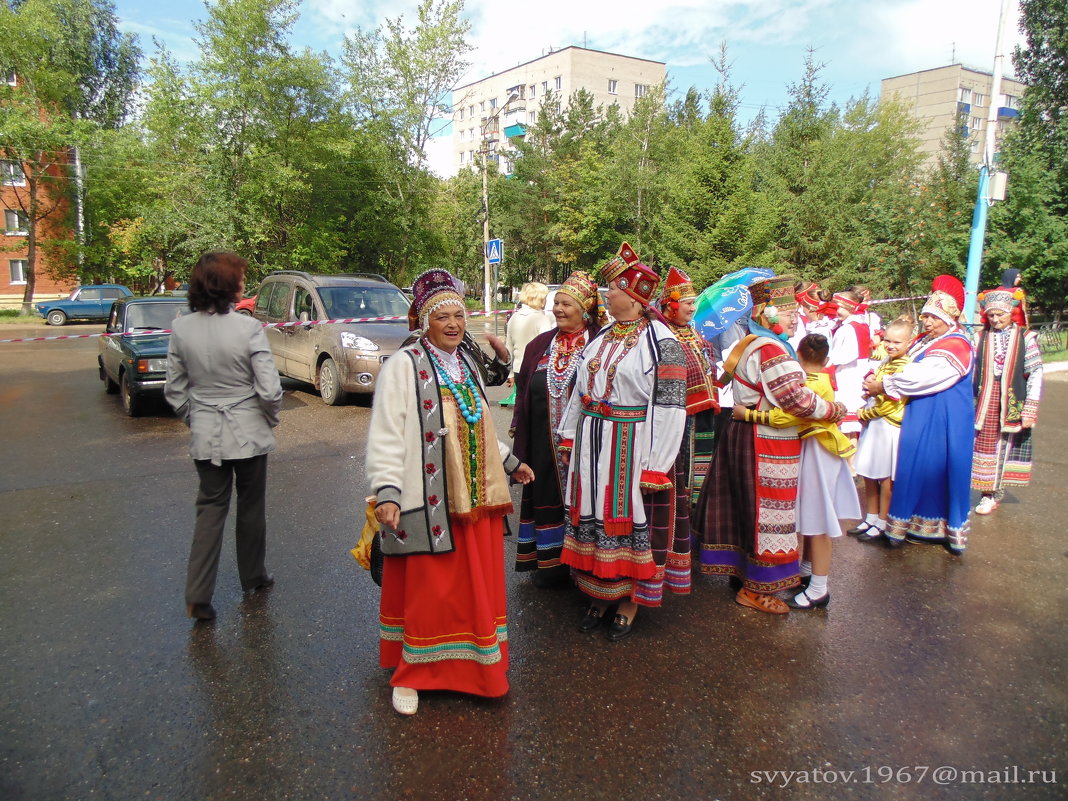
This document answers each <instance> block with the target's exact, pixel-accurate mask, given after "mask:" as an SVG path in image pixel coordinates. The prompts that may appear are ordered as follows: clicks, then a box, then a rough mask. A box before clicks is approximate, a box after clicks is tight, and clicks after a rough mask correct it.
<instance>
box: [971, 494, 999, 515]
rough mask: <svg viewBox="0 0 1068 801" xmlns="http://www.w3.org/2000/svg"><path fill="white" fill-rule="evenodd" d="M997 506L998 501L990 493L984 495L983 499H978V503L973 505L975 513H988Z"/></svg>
mask: <svg viewBox="0 0 1068 801" xmlns="http://www.w3.org/2000/svg"><path fill="white" fill-rule="evenodd" d="M997 508H998V502H997V501H995V500H994V499H993V497H991V496H990V495H984V496H983V499H982V500H981V501H979V505H978V506H976V507H975V513H976V514H977V515H988V514H990V513H991V512H993V511H994V510H995V509H997Z"/></svg>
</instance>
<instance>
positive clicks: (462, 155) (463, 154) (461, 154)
mask: <svg viewBox="0 0 1068 801" xmlns="http://www.w3.org/2000/svg"><path fill="white" fill-rule="evenodd" d="M466 155H467V154H466V153H464V152H463V151H462V150H461V151H460V166H461V167H462V166H464V157H465V156H466Z"/></svg>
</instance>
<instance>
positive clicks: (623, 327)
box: [583, 317, 649, 404]
mask: <svg viewBox="0 0 1068 801" xmlns="http://www.w3.org/2000/svg"><path fill="white" fill-rule="evenodd" d="M648 325H649V321H648V320H647V319H646V318H645V317H639V318H638V319H637V320H627V321H625V322H620V321H618V320H617V321H616V322H615V323H614V324H613V326H612V327H611V328H610V329H609V330H608V332H607V333H606V334H605V335H604V336H603V337H602V338H601V347H599V348H598V349H597V355H596V356H594V357H593V358H592V359H590V362H589V365H588V367H587V369H588V370H589V371H590V381H589V388H590V389H593V378H594V376H595V375H596V374H597V372H598V371H599V370H600V369H601V364H602V362H601V356H602V354H603V353H604V350H605V348H606V347H608V346H609V345H611V347H612V349H611V350H610V351H609V352H608V356H607V357H606V358H607V359H611V362H610V363H609V365H608V368H607V369H606V370H605V375H606V376H607V377H608V378H607V381H606V382H605V385H604V393H603V394H602V396H601V403H603V404H607V402H608V399H609V398H610V397H611V396H612V384H613V383H614V382H615V380H616V367H617V366H618V365H619V363H620V362H621V361H623V359H624V357H625V356H626V355H627V354H628V353H630V349H631V348H633V347H634V346H635V345H637V344H638V339H639V338H640V337H641V334H642V332H643V331H644V330H645V328H646V327H647V326H648ZM619 342H622V343H623V347H622V348H621V349H619V353H618V355H616V346H617V344H618V343H619ZM613 356H614V358H613ZM587 397H590V396H584V397H583V400H584V401H585V400H586V399H587Z"/></svg>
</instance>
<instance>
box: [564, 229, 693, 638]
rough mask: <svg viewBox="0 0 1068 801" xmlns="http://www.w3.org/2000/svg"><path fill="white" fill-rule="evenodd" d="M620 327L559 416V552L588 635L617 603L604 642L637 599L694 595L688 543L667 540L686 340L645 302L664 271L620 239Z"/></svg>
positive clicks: (585, 369) (617, 633) (608, 278)
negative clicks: (563, 476) (564, 463)
mask: <svg viewBox="0 0 1068 801" xmlns="http://www.w3.org/2000/svg"><path fill="white" fill-rule="evenodd" d="M601 272H602V275H603V278H604V280H605V282H606V283H608V286H609V290H608V299H607V302H608V311H609V313H610V314H611V315H612V317H613V318H614V319H615V322H614V323H613V324H612V325H611V326H609V327H608V328H606V329H605V330H604V331H602V332H601V333H600V334H599V335H598V336H597V337H595V338H594V340H593V341H592V342H591V343H590V344H589V345H587V346H586V350H585V352H584V353H583V362H582V364H581V365H580V366H579V368H578V371H577V381H576V385H575V392H574V394H573V395H572V396H571V403H570V404H569V405H568V409H567V412H566V414H565V417H564V422H563V424H562V425H561V426H560V431H559V433H560V437H561V448H562V449H563V450H564V452H565V453H566V452H568V451H570V456H569V457H568V456H564V455H562V458H565V459H569V460H570V469H569V472H568V479H567V486H566V487H565V490H564V493H565V494H564V505H565V507H566V509H567V518H566V520H565V534H564V551H563V554H562V556H561V561H563V563H564V564H566V565H570V566H571V568H572V573H571V575H572V577H573V578H574V580H575V583H576V584H577V585H578V588H579V589H580V590H581V591H582V592H583V593H585V594H586V595H588V596H589V597H590V604H589V607H588V608H587V610H586V612H585V613H584V615H583V617H582V620H581V622H580V625H579V627H580V629H581V630H582V631H593V630H594V629H595V628H597V626H598V625H599V624H600V623H601V621H602V619H604V618H605V613H606V612H607V611H608V609H609V608H610V607H612V606H614V605H616V604H618V609H617V614H616V615H615V616H614V618H613V620H612V624H611V626H610V628H609V630H608V639H609V640H612V641H617V640H621V639H623V638H624V637H626V636H628V635H629V634H630V633H631V631H632V628H631V627H632V625H633V623H634V618H635V615H636V614H637V611H638V606H639V605H641V606H651V607H654V606H659V605H660V604H661V601H662V599H663V594H664V584H665V580H664V579H665V574H666V573H667V572H668V571H670V572H671V574H672V578H671V580H670V581H669V582H668V587H669V589H671V590H673V591H675V592H688V591H689V581H688V578H686V577H684V576H682V574H681V573H682V570H683V569H684V568H685V569H686V570H687V571H688V566H689V559H690V554H689V543H686V544H685V551H684V552H677V551H675V550H674V548H675V547H676V545H677V542H672V540H671V539H670V528H671V521H672V518H673V516H674V508H673V506H672V497H671V489H672V486H673V482H672V477H671V474H672V472H673V471H674V464H675V457H676V456H677V455H678V452H679V445H680V443H681V440H682V434H683V431H684V429H685V428H686V406H685V403H686V365H685V359H684V357H683V355H682V348H680V347H679V341H678V340H677V339H676V338H675V335H674V334H672V333H671V331H670V329H669V328H668V327H667V326H666V325H664V323H662V322H660V321H659V320H657V319H654V317H653V314H654V313H652V312H651V311H650V310H649V308H648V306H649V302H650V300H651V299H652V298H653V296H654V294H655V292H656V288H657V285H658V284H659V283H660V278H659V276H658V275H657V274H656V273H655V272H653V271H652V270H651V269H650V268H649V267H647V266H645V265H644V264H642V263H641V262H639V261H638V257H637V255H636V254H635V253H634V251H633V250H632V249H631V247H630V246H629V245H628V244H626V243H624V244H623V247H621V248H620V250H619V255H618V256H617V257H616V258H614V259H613V260H612V261H610V262H609V263H608V264H607V265H605V266H604V267H603V268H602V271H601Z"/></svg>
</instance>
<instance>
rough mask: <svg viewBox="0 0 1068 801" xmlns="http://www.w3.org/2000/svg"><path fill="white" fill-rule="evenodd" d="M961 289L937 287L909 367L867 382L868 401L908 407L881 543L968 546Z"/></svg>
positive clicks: (967, 410)
mask: <svg viewBox="0 0 1068 801" xmlns="http://www.w3.org/2000/svg"><path fill="white" fill-rule="evenodd" d="M963 303H964V286H963V285H962V284H961V282H960V281H959V280H958V279H956V278H954V277H952V276H949V275H940V276H939V277H938V278H936V279H935V280H934V283H933V285H932V292H931V296H930V297H929V298H928V300H927V302H926V303H925V304H924V306H923V309H922V310H921V312H920V323H921V325H922V326H923V330H924V335H923V336H922V337H919V338H918V339H917V340H916V341H915V342H914V343H913V344H912V346H911V347H910V348H909V351H908V355H909V356H910V357H911V359H912V363H911V364H907V365H905V366H904V367H902V368H901V370H900V371H899V372H896V373H894V374H892V375H884V376H882V377H877V376H875V375H872V376H869V377H868V378H867V379H865V381H864V390H865V392H867V393H868V395H869V396H871V397H876V396H878V395H880V394H883V395H886V396H887V397H888V398H892V399H899V398H905V399H907V400H908V406H907V407H906V409H905V416H904V418H903V420H902V422H901V434H900V438H899V440H898V452H897V471H896V474H895V481H894V491H893V496H892V497H891V499H890V519H889V521H888V525H887V529H886V531H885V532H884V536H883V538H882V539H883V542H884V543H885V544H886V545H887V546H888V547H899V546H901V545H904V544H905V539H906V538H908V539H910V540H914V541H917V542H930V543H940V544H942V545H943V546H944V547H945V548H946V549H947V550H948V551H949V552H950V553H953V554H961V553H963V552H964V549H965V547H966V545H967V542H968V512H969V511H970V508H971V498H970V489H969V486H968V478H969V475H970V473H971V461H972V447H973V445H974V439H975V431H974V429H973V427H972V423H973V420H974V419H975V418H974V413H973V409H972V387H971V382H970V381H969V380H968V379H969V377H970V375H971V372H972V358H973V353H972V346H971V342H970V341H969V340H968V336H967V334H966V333H965V331H964V329H963V328H961V327H960V325H958V323H957V318H958V317H959V316H960V310H961V306H962V305H963Z"/></svg>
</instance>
